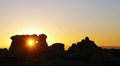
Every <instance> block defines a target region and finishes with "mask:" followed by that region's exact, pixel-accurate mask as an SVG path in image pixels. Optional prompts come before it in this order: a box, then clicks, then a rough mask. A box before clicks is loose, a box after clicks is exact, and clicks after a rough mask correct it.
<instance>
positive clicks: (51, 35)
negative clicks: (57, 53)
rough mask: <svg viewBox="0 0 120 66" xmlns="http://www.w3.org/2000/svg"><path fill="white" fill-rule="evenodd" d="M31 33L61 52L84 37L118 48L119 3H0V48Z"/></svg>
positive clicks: (11, 0)
mask: <svg viewBox="0 0 120 66" xmlns="http://www.w3.org/2000/svg"><path fill="white" fill-rule="evenodd" d="M34 33H35V34H41V33H44V34H46V35H47V36H48V38H47V42H48V45H52V44H53V43H63V44H65V49H67V47H68V46H71V45H72V44H73V43H77V42H80V41H81V40H82V39H84V38H85V37H86V36H88V37H89V38H90V40H93V41H94V42H95V43H96V44H97V45H98V46H120V0H0V37H1V38H0V46H10V44H11V41H12V40H11V39H10V37H11V36H14V35H22V34H34Z"/></svg>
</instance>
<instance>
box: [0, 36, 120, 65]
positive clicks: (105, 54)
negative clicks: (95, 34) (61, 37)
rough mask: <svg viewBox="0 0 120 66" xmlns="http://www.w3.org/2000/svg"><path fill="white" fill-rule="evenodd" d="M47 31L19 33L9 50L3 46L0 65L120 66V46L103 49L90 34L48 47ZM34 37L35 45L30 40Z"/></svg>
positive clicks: (0, 50)
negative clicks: (75, 41)
mask: <svg viewBox="0 0 120 66" xmlns="http://www.w3.org/2000/svg"><path fill="white" fill-rule="evenodd" d="M46 38H47V36H46V35H45V34H40V35H39V36H37V35H35V34H34V35H15V36H12V37H11V39H12V43H11V46H10V48H9V50H7V49H0V66H120V49H102V48H101V47H98V46H97V45H96V44H95V43H94V41H91V40H90V39H89V38H88V37H85V39H83V40H81V42H77V44H75V43H73V44H72V45H71V47H69V49H68V50H67V51H65V50H64V44H62V43H55V44H52V45H51V46H48V44H47V42H46ZM29 39H32V40H33V41H34V45H33V46H29V45H28V44H27V41H28V40H29Z"/></svg>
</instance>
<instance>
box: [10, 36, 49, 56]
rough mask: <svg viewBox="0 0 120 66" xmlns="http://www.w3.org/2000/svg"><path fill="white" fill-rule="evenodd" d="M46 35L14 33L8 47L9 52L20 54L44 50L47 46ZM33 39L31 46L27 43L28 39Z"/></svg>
mask: <svg viewBox="0 0 120 66" xmlns="http://www.w3.org/2000/svg"><path fill="white" fill-rule="evenodd" d="M46 38H47V36H46V35H45V34H40V35H39V36H37V35H36V34H33V35H15V36H12V37H11V39H12V43H11V46H10V48H9V51H10V52H11V53H16V54H22V55H27V54H29V55H31V54H34V55H35V53H37V54H39V53H40V52H41V51H44V49H46V48H47V47H48V44H47V42H46ZM29 40H32V41H33V46H32V47H31V46H30V45H28V41H29Z"/></svg>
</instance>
